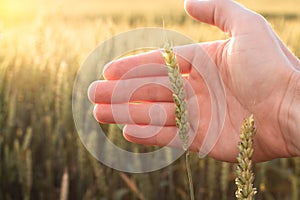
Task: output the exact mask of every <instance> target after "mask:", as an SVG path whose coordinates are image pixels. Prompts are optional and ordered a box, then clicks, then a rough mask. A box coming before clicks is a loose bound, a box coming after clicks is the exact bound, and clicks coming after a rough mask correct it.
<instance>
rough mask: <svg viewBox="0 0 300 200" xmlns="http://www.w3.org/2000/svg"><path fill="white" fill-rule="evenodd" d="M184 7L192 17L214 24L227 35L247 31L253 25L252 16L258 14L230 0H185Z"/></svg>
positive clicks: (253, 19) (253, 18)
mask: <svg viewBox="0 0 300 200" xmlns="http://www.w3.org/2000/svg"><path fill="white" fill-rule="evenodd" d="M184 7H185V10H186V12H187V13H188V14H189V15H190V16H191V17H193V18H194V19H196V20H198V21H201V22H204V23H208V24H211V25H215V26H217V27H219V28H220V29H221V30H222V31H223V32H226V33H228V34H229V35H235V34H242V33H249V31H251V27H253V26H252V25H254V26H255V21H256V20H255V17H254V16H259V15H257V14H256V13H254V12H252V11H250V10H248V9H246V8H245V7H243V6H242V5H240V4H238V3H236V2H234V1H231V0H185V2H184ZM249 23H250V24H249ZM251 23H252V24H251Z"/></svg>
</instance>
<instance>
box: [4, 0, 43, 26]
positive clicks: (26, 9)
mask: <svg viewBox="0 0 300 200" xmlns="http://www.w3.org/2000/svg"><path fill="white" fill-rule="evenodd" d="M0 2H1V3H0V5H1V6H0V19H1V20H5V21H7V20H8V21H11V20H16V19H22V18H23V19H24V18H26V17H28V16H32V15H33V14H34V13H36V11H37V7H38V5H37V0H23V1H19V0H0Z"/></svg>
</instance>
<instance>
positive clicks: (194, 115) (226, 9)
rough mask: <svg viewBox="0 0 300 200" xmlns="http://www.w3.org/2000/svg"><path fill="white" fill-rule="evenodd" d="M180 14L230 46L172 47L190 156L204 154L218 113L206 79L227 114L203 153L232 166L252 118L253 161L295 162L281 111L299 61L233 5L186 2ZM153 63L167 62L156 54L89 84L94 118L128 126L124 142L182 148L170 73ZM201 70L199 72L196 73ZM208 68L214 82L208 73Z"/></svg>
mask: <svg viewBox="0 0 300 200" xmlns="http://www.w3.org/2000/svg"><path fill="white" fill-rule="evenodd" d="M185 7H186V10H187V12H188V13H189V14H190V15H191V16H192V17H194V18H195V19H197V20H199V21H202V22H205V23H209V24H212V25H216V26H218V27H219V28H220V29H221V30H223V31H224V32H226V33H228V34H229V36H230V39H228V40H222V41H215V42H209V43H201V44H193V45H188V46H182V47H176V48H175V52H176V54H177V61H178V63H179V66H180V69H181V72H182V73H183V74H188V78H187V79H186V82H187V84H186V85H187V87H186V89H187V96H188V108H189V113H190V124H191V135H193V136H194V138H193V139H194V140H193V141H191V142H192V143H191V145H190V149H191V150H193V151H197V152H198V151H199V150H203V148H201V147H202V146H203V145H204V146H205V145H206V144H204V142H206V140H205V138H206V137H207V134H211V133H210V132H208V130H209V126H210V123H211V119H212V116H213V115H214V114H216V113H212V112H216V110H213V109H212V106H213V105H212V102H213V100H216V99H215V96H214V95H212V91H211V88H210V85H209V84H208V82H207V80H211V79H212V78H214V77H220V79H221V82H222V83H223V88H224V94H225V95H226V96H225V99H224V102H223V103H224V104H223V106H225V108H223V110H224V111H225V112H226V115H224V120H221V121H217V122H214V124H216V125H215V126H218V127H221V128H222V129H221V131H220V132H219V133H215V134H217V135H218V137H217V138H216V137H212V138H213V139H216V141H209V142H211V143H210V146H208V148H207V149H205V148H204V152H201V153H203V154H207V153H208V154H209V155H210V156H212V157H214V158H216V159H219V160H226V161H232V162H234V161H236V156H237V153H238V149H237V144H238V141H239V134H240V129H241V125H242V122H243V120H244V118H246V117H248V116H250V114H251V113H253V114H254V118H255V123H256V128H257V134H256V136H255V139H254V140H255V141H254V160H255V161H263V160H270V159H273V158H277V157H288V156H292V155H293V152H292V151H291V149H289V145H288V144H287V139H286V137H288V135H287V134H284V132H283V131H282V125H281V123H280V121H281V107H282V106H285V105H283V102H284V99H285V95H286V91H287V90H288V88H289V84H290V81H291V79H293V76H294V74H295V70H293V65H299V60H298V59H297V58H296V57H294V56H293V55H292V53H290V52H289V50H288V49H287V48H286V47H285V46H284V44H283V43H282V42H281V41H280V39H279V38H278V37H277V36H276V34H275V33H274V32H273V30H272V29H271V28H270V26H269V25H268V23H267V22H266V21H265V20H264V18H262V17H261V16H259V15H257V14H255V13H253V12H251V11H249V10H247V9H245V8H243V7H241V6H240V5H238V4H236V3H234V2H232V1H217V0H216V1H186V5H185ZM155 63H156V64H163V63H164V61H163V58H162V56H161V52H159V51H155V52H150V53H146V54H140V55H137V56H132V57H127V58H124V59H121V60H118V61H116V62H114V63H112V64H111V65H110V66H109V67H108V68H107V69H106V71H105V73H104V74H105V77H106V79H107V80H106V81H98V82H95V83H93V84H92V85H91V87H90V90H89V97H90V99H91V101H93V102H94V103H96V106H95V111H94V112H95V118H96V119H97V120H98V121H100V122H103V123H122V124H127V125H126V127H125V129H124V136H125V138H126V139H127V140H129V141H132V142H137V143H141V144H146V145H160V146H164V145H170V146H175V147H180V142H179V139H178V138H177V139H175V141H173V142H172V143H170V141H171V140H172V139H173V138H174V137H175V138H176V137H177V136H176V132H177V128H176V123H175V120H174V118H175V116H174V104H173V102H172V101H173V100H172V93H171V91H170V90H169V89H168V88H167V87H166V86H167V85H168V84H169V83H168V76H167V71H166V70H165V69H164V68H163V67H162V66H161V65H154V64H155ZM149 65H151V70H149V67H150V66H149ZM199 65H200V66H201V67H202V68H203V70H201V71H202V73H199V70H197V67H195V66H199ZM213 67H215V68H216V74H217V76H216V74H214V75H213V74H212V73H210V70H206V69H211V68H213ZM205 68H206V69H205ZM206 72H207V73H206ZM217 81H218V80H216V82H217ZM210 83H212V81H210ZM135 88H137V89H136V90H135ZM223 88H219V89H222V90H223ZM213 92H215V91H213ZM128 94H130V97H128ZM195 97H196V98H195ZM129 102H142V103H129ZM208 138H210V137H208Z"/></svg>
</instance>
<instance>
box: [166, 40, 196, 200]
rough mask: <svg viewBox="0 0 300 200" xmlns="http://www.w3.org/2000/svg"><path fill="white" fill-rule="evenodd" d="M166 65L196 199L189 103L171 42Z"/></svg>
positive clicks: (168, 44)
mask: <svg viewBox="0 0 300 200" xmlns="http://www.w3.org/2000/svg"><path fill="white" fill-rule="evenodd" d="M162 55H163V57H164V60H165V66H166V67H167V69H168V76H169V80H170V82H171V87H172V92H173V100H174V104H175V120H176V126H177V128H178V135H179V138H180V140H181V141H182V143H183V144H182V148H183V149H184V150H185V163H186V170H187V176H188V182H189V189H190V197H191V200H194V199H195V197H194V189H193V179H192V172H191V167H190V163H189V151H188V142H189V135H188V133H189V130H190V125H189V122H188V110H187V103H186V97H185V91H184V84H183V78H182V76H181V73H180V70H179V66H178V64H177V61H176V56H175V53H174V50H173V49H172V47H171V44H170V43H169V42H166V43H165V46H164V52H163V53H162Z"/></svg>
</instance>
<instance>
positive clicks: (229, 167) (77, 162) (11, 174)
mask: <svg viewBox="0 0 300 200" xmlns="http://www.w3.org/2000/svg"><path fill="white" fill-rule="evenodd" d="M239 2H241V3H242V4H244V5H245V6H247V7H249V8H250V9H253V10H255V11H257V12H259V13H260V14H262V15H263V16H265V17H266V18H267V20H268V21H269V22H270V23H271V25H272V27H273V28H274V29H275V31H276V32H277V33H278V35H279V36H280V38H281V39H282V40H283V41H284V42H285V43H286V44H287V46H288V47H289V48H290V49H291V51H293V52H294V53H295V54H296V56H297V57H298V58H299V57H300V6H299V4H300V0H240V1H239ZM163 24H164V27H165V28H167V29H172V30H175V31H178V32H180V33H182V34H184V35H187V36H189V37H190V38H192V39H193V40H194V41H196V42H205V41H212V40H218V39H224V38H227V36H226V35H225V34H223V33H222V32H221V31H219V30H218V29H217V28H215V27H211V26H209V25H206V24H203V23H198V22H196V21H194V20H193V19H191V18H189V17H188V16H187V15H186V14H185V12H184V10H183V0H176V1H175V0H109V1H107V0H86V1H81V0H53V1H50V0H23V1H19V0H0V199H5V200H15V199H17V200H19V199H25V200H29V199H45V200H52V199H61V200H65V199H70V200H79V199H86V200H91V199H101V200H110V199H112V200H121V199H132V200H135V199H140V200H143V199H147V200H148V199H149V200H152V199H166V200H169V199H170V200H172V199H189V191H188V180H187V176H186V169H185V161H184V158H179V159H178V160H176V162H174V163H173V164H171V165H170V166H168V167H165V168H163V169H161V170H158V171H155V172H150V173H142V174H130V173H123V172H120V171H117V170H114V169H111V168H109V167H107V166H105V165H103V164H101V163H100V162H99V161H97V160H96V159H95V158H94V157H93V156H92V155H91V154H90V153H89V152H88V151H87V150H86V149H85V147H84V146H83V144H82V143H81V140H80V139H79V137H78V134H77V131H76V128H75V125H74V121H73V116H72V90H73V84H74V80H75V77H76V74H77V70H78V69H79V67H80V66H81V64H82V63H83V62H84V60H85V59H86V57H87V56H88V55H89V53H90V52H91V51H92V50H93V49H95V48H96V47H97V46H98V45H99V44H100V43H101V42H103V41H105V40H107V39H109V38H111V37H112V36H113V35H115V34H118V33H121V32H124V31H129V30H133V29H135V28H142V27H162V26H163ZM83 95H86V93H84V94H83ZM87 115H92V114H91V113H87ZM95 124H97V123H96V121H95ZM104 128H105V129H107V130H108V131H107V132H108V133H107V135H108V137H109V138H110V140H111V141H112V142H114V143H116V144H118V145H120V146H122V147H123V148H126V149H129V150H132V151H134V152H142V151H146V150H148V149H150V148H148V147H144V146H141V145H136V144H130V143H129V142H127V141H126V140H125V139H124V138H123V137H122V133H121V130H119V129H116V128H115V127H114V126H104ZM93 137H95V136H94V134H90V140H91V141H95V140H94V138H93ZM95 145H97V144H95ZM235 166H236V164H232V163H225V162H220V161H216V160H214V159H212V158H204V159H199V157H198V154H196V153H192V155H191V169H192V174H193V179H194V182H193V185H194V190H195V197H196V199H208V200H210V199H222V200H226V199H228V200H229V199H235V195H234V192H235V190H236V186H235V183H234V179H235V176H236V175H235ZM254 172H255V182H254V185H255V187H256V188H257V190H258V193H257V195H256V196H255V198H256V199H266V200H275V199H281V200H290V199H292V200H299V199H300V158H289V159H276V160H272V161H269V162H264V163H258V164H255V167H254Z"/></svg>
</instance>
